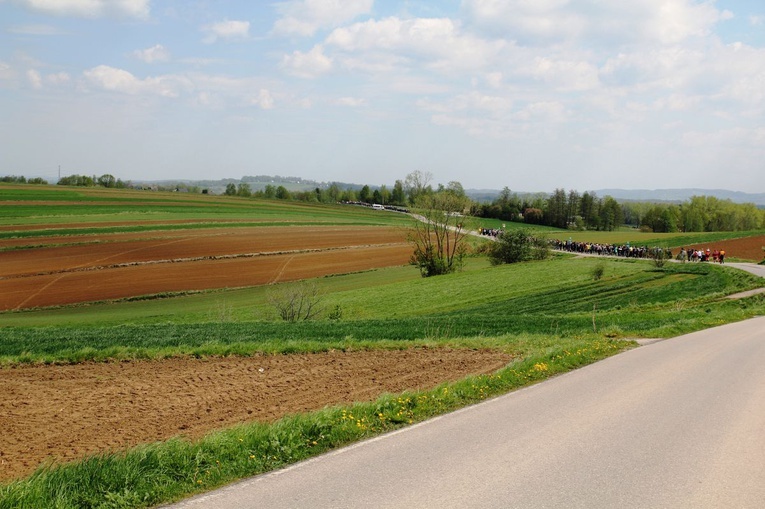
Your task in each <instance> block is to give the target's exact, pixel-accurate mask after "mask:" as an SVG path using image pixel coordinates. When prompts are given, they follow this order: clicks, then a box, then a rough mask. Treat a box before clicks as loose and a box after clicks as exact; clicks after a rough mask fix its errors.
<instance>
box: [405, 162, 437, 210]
mask: <svg viewBox="0 0 765 509" xmlns="http://www.w3.org/2000/svg"><path fill="white" fill-rule="evenodd" d="M431 180H433V174H432V173H430V172H429V171H420V170H415V171H413V172H412V173H410V174H409V175H407V176H406V179H404V190H405V191H406V194H407V195H408V196H409V203H411V204H413V205H414V204H416V203H417V199H418V198H419V197H420V196H422V195H423V194H427V193H429V192H430V191H432V189H431V188H430V181H431Z"/></svg>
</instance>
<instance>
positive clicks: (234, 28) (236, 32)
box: [202, 20, 250, 44]
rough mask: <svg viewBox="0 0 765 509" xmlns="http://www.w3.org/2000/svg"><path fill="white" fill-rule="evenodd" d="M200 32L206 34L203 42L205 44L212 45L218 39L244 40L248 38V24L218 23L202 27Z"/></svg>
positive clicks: (241, 22) (238, 22) (234, 22)
mask: <svg viewBox="0 0 765 509" xmlns="http://www.w3.org/2000/svg"><path fill="white" fill-rule="evenodd" d="M202 31H203V32H205V33H206V34H207V36H206V37H205V38H204V42H205V43H207V44H212V43H214V42H216V41H217V40H218V39H224V40H231V39H246V38H248V37H249V36H250V22H249V21H233V20H232V21H229V20H226V21H220V22H218V23H213V24H212V25H207V26H205V27H203V28H202Z"/></svg>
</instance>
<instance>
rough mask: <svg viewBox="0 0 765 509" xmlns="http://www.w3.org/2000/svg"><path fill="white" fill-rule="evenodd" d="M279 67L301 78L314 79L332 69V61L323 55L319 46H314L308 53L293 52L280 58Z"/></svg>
mask: <svg viewBox="0 0 765 509" xmlns="http://www.w3.org/2000/svg"><path fill="white" fill-rule="evenodd" d="M281 67H282V68H283V69H284V70H286V71H287V72H288V73H290V74H292V75H294V76H298V77H301V78H315V77H317V76H320V75H322V74H325V73H327V72H329V71H330V70H331V69H332V59H331V58H329V57H328V56H326V55H325V54H324V50H323V48H322V47H321V46H314V47H313V48H312V49H311V51H309V52H308V53H302V52H300V51H294V52H293V53H292V54H291V55H285V56H284V57H283V58H282V62H281Z"/></svg>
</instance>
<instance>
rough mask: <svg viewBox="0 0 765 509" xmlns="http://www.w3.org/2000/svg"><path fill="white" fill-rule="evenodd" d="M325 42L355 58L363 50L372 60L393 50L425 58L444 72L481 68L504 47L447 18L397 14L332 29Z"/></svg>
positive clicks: (416, 57) (428, 62) (407, 56)
mask: <svg viewBox="0 0 765 509" xmlns="http://www.w3.org/2000/svg"><path fill="white" fill-rule="evenodd" d="M325 44H326V46H328V47H329V46H331V47H333V48H336V49H338V50H341V51H344V52H348V53H350V54H352V55H353V56H354V58H360V56H359V53H362V54H363V53H366V54H365V55H364V58H366V59H367V60H370V61H374V59H376V58H378V57H379V56H380V55H385V54H387V53H393V54H395V55H397V56H398V57H399V58H414V59H418V60H425V62H426V65H427V66H429V67H431V68H434V69H438V70H442V71H446V72H449V71H453V70H464V69H476V68H481V67H483V66H485V65H486V64H487V63H488V62H489V61H491V60H492V59H494V58H495V57H496V55H497V54H498V52H499V51H500V50H501V49H502V48H503V47H505V43H504V42H503V41H487V40H484V39H479V38H477V37H474V36H472V35H470V34H466V33H463V32H462V31H461V29H460V26H459V24H457V23H455V22H454V21H452V20H451V19H448V18H414V19H408V20H403V19H400V18H396V17H390V18H385V19H382V20H379V21H377V20H370V21H366V22H363V23H356V24H353V25H351V26H348V27H343V28H338V29H335V30H334V31H333V32H332V33H331V34H330V35H329V36H328V37H327V39H326V41H325Z"/></svg>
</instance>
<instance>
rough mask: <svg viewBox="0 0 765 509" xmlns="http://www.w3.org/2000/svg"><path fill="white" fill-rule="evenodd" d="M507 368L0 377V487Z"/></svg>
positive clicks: (160, 367)
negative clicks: (100, 459)
mask: <svg viewBox="0 0 765 509" xmlns="http://www.w3.org/2000/svg"><path fill="white" fill-rule="evenodd" d="M511 359H512V358H511V356H510V355H508V354H504V353H500V352H496V351H475V350H463V349H444V348H416V349H410V350H403V351H358V352H338V351H331V352H326V353H319V354H301V355H272V356H266V355H257V356H254V357H249V358H242V357H229V358H210V359H186V358H182V359H168V360H161V361H141V362H120V363H99V364H79V365H68V366H20V367H13V368H6V369H0V480H2V481H7V480H10V479H14V478H19V477H23V476H26V475H29V474H30V473H31V472H32V471H33V470H34V469H35V468H37V467H38V466H39V465H40V464H42V463H44V462H51V461H52V462H55V463H59V462H65V461H71V460H75V459H79V458H83V457H85V456H87V455H90V454H94V453H98V452H104V451H108V450H120V449H126V448H129V447H131V446H135V445H139V444H142V443H150V442H155V441H160V440H167V439H169V438H171V437H174V436H178V435H183V436H187V437H189V438H192V439H193V438H198V437H201V436H203V435H204V434H206V433H208V432H210V431H212V430H214V429H219V428H223V427H228V426H232V425H235V424H237V423H243V422H251V421H273V420H276V419H278V418H279V417H281V416H284V415H286V414H290V413H297V412H306V411H310V410H317V409H321V408H324V407H325V406H328V405H338V404H345V403H351V402H354V401H366V400H373V399H375V398H376V397H378V396H379V395H381V394H383V393H386V392H387V393H397V392H402V391H404V390H407V389H427V388H432V387H435V386H437V385H438V384H439V383H441V382H444V381H447V380H458V379H461V378H464V377H465V376H467V375H470V374H479V373H491V372H494V371H496V370H497V369H499V368H501V367H503V366H505V365H506V364H507V363H508V362H510V361H511Z"/></svg>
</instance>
